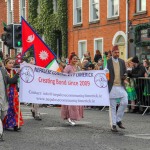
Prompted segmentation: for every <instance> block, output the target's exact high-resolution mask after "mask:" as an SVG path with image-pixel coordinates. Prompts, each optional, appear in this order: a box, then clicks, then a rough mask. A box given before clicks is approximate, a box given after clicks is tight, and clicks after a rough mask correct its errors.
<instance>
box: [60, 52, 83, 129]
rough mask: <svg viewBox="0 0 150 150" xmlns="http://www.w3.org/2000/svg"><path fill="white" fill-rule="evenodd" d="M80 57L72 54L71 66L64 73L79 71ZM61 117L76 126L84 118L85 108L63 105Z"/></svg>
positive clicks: (70, 58)
mask: <svg viewBox="0 0 150 150" xmlns="http://www.w3.org/2000/svg"><path fill="white" fill-rule="evenodd" d="M77 59H78V57H77V56H76V54H74V53H73V54H71V55H70V57H69V65H67V66H66V67H65V69H64V71H63V72H64V73H68V74H70V73H74V72H77V71H78V67H77V66H76V63H77ZM61 117H62V118H63V119H64V120H66V119H67V120H68V122H69V124H70V125H72V126H74V125H75V124H76V123H75V121H76V120H80V119H81V118H83V106H69V105H62V106H61Z"/></svg>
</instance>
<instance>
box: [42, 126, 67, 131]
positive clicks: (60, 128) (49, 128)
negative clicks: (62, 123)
mask: <svg viewBox="0 0 150 150" xmlns="http://www.w3.org/2000/svg"><path fill="white" fill-rule="evenodd" d="M42 129H46V130H51V131H57V130H64V129H67V128H65V127H44V128H42Z"/></svg>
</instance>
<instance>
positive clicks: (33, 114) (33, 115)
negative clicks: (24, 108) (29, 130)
mask: <svg viewBox="0 0 150 150" xmlns="http://www.w3.org/2000/svg"><path fill="white" fill-rule="evenodd" d="M31 113H32V117H33V118H35V112H34V111H33V110H32V109H31Z"/></svg>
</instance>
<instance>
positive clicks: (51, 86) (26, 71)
mask: <svg viewBox="0 0 150 150" xmlns="http://www.w3.org/2000/svg"><path fill="white" fill-rule="evenodd" d="M19 95H20V102H25V103H38V104H62V105H83V106H109V105H110V103H109V93H108V85H107V80H106V75H105V72H104V71H100V70H91V71H80V72H76V73H73V74H69V75H68V74H64V73H59V72H55V71H52V70H49V69H46V68H41V67H38V66H34V65H31V64H27V63H23V64H21V73H20V92H19Z"/></svg>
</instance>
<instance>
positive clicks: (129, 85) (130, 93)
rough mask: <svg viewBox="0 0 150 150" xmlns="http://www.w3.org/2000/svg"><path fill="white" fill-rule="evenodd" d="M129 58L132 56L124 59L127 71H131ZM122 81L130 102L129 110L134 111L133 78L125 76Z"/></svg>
mask: <svg viewBox="0 0 150 150" xmlns="http://www.w3.org/2000/svg"><path fill="white" fill-rule="evenodd" d="M131 60H132V57H131V58H129V59H128V60H127V61H126V68H127V71H131V70H132V68H133V65H132V61H131ZM124 82H125V87H126V91H127V94H128V100H129V102H130V103H131V110H130V112H135V100H136V99H137V94H136V90H135V84H134V83H135V82H134V79H133V78H129V77H127V78H126V79H125V80H124Z"/></svg>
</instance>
